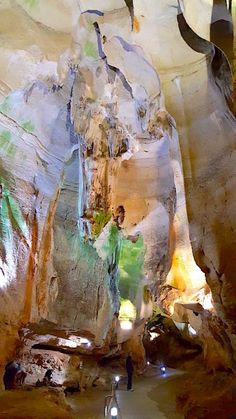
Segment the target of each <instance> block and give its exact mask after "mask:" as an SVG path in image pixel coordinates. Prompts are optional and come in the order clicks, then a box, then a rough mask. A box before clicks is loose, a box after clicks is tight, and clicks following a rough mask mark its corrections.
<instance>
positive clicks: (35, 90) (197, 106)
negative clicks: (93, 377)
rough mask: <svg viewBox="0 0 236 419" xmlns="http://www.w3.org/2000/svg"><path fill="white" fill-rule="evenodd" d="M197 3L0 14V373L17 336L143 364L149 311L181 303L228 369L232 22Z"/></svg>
mask: <svg viewBox="0 0 236 419" xmlns="http://www.w3.org/2000/svg"><path fill="white" fill-rule="evenodd" d="M195 3H196V4H195ZM195 3H194V5H193V4H192V2H191V1H190V0H180V1H177V0H172V1H170V2H169V1H166V0H160V1H159V2H158V7H157V5H156V1H154V0H148V1H146V2H144V1H143V0H142V1H141V0H133V2H128V1H127V2H124V1H123V0H119V1H118V0H109V1H105V0H96V1H93V0H90V1H89V2H88V1H85V0H78V1H76V0H66V1H65V0H64V1H63V0H50V1H49V0H41V1H40V2H39V1H38V0H12V1H11V0H5V1H4V0H3V1H2V2H0V27H1V38H0V39H1V44H0V48H1V56H0V158H1V164H0V200H1V224H0V225H1V234H0V240H1V245H0V301H1V304H0V330H1V333H2V339H1V343H0V354H1V355H0V363H2V365H3V364H4V363H5V361H6V360H7V359H8V358H9V357H10V356H11V353H14V351H15V350H16V347H17V345H19V338H18V332H19V330H21V332H20V334H21V336H22V339H24V338H25V339H26V338H27V339H32V345H35V344H37V345H39V346H38V347H40V345H41V347H43V346H44V347H45V346H47V345H49V349H52V348H54V349H57V348H58V349H60V350H61V349H63V350H65V349H66V348H67V349H68V348H69V351H68V353H72V352H73V351H71V348H72V349H73V350H74V352H76V353H77V354H79V353H87V352H86V351H87V350H88V351H90V352H89V353H91V354H98V353H100V354H102V355H104V354H109V353H111V354H112V353H115V352H116V353H122V351H124V350H127V349H128V348H129V347H130V348H132V350H133V352H134V358H136V360H137V362H138V363H139V364H142V360H143V356H144V352H143V350H141V352H140V349H139V348H140V342H141V339H142V335H143V330H144V325H145V322H146V320H147V319H148V318H149V317H150V316H151V315H152V310H153V307H156V306H158V307H159V308H160V309H161V310H162V312H163V313H165V315H167V316H173V319H174V320H176V319H177V317H178V319H177V320H176V321H180V322H186V323H190V324H192V326H193V327H194V325H193V323H194V321H193V319H194V317H193V316H192V315H189V314H188V315H187V314H186V310H187V309H186V304H189V303H191V304H198V305H200V307H201V310H202V311H201V315H199V318H200V317H201V322H200V323H199V337H200V339H201V340H202V344H203V346H204V353H205V355H206V363H207V365H208V366H209V368H211V369H215V368H218V367H227V368H233V364H234V351H235V336H234V335H235V313H236V309H235V293H236V287H235V285H234V271H235V264H236V257H235V255H236V253H235V251H236V249H235V229H236V225H235V220H234V218H235V217H234V214H235V212H236V204H235V200H234V193H233V186H234V183H235V175H234V171H235V169H234V167H235V159H236V156H235V139H236V125H235V118H234V115H233V103H232V85H231V84H232V81H231V67H230V65H232V62H233V55H232V48H233V47H232V46H233V44H232V19H231V15H230V13H229V11H228V10H227V7H226V3H225V1H224V0H222V1H217V2H213V1H211V0H201V1H198V2H195ZM196 15H197V16H199V19H196V18H195V16H196ZM219 31H220V33H221V35H222V36H220V37H219V36H218V35H219ZM180 306H182V307H183V310H182V311H181V309H179V307H180ZM180 313H182V314H181V315H180ZM192 322H193V323H192ZM122 325H123V327H122ZM222 331H224V334H222V333H223V332H222ZM45 335H46V338H45ZM219 336H220V338H219ZM81 338H84V339H85V338H86V339H88V341H89V342H90V343H91V347H89V349H88V348H87V347H86V348H87V349H86V350H85V351H84V352H83V345H82V346H81V341H80V339H81ZM45 342H46V343H45ZM71 342H73V344H72V345H71ZM21 345H22V341H21ZM122 348H123V349H122ZM213 350H216V351H217V353H219V357H220V362H219V359H216V360H214V359H212V356H211V354H212V351H213ZM140 353H141V355H140ZM220 354H221V355H222V356H221V355H220ZM216 358H217V357H216Z"/></svg>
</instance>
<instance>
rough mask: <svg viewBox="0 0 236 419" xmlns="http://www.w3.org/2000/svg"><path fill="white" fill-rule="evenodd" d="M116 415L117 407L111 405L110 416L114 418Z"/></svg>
mask: <svg viewBox="0 0 236 419" xmlns="http://www.w3.org/2000/svg"><path fill="white" fill-rule="evenodd" d="M117 415H118V410H117V407H112V408H111V417H112V418H113V417H114V418H115V417H117Z"/></svg>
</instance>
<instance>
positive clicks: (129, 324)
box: [120, 320, 133, 330]
mask: <svg viewBox="0 0 236 419" xmlns="http://www.w3.org/2000/svg"><path fill="white" fill-rule="evenodd" d="M120 327H121V329H123V330H131V329H132V328H133V323H132V322H131V321H130V320H121V322H120Z"/></svg>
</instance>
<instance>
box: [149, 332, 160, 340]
mask: <svg viewBox="0 0 236 419" xmlns="http://www.w3.org/2000/svg"><path fill="white" fill-rule="evenodd" d="M158 336H160V333H156V332H151V333H150V340H153V339H155V338H157V337H158Z"/></svg>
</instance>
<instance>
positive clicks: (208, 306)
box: [201, 292, 214, 310]
mask: <svg viewBox="0 0 236 419" xmlns="http://www.w3.org/2000/svg"><path fill="white" fill-rule="evenodd" d="M201 304H202V306H203V308H205V310H212V309H213V308H214V307H213V304H212V296H211V292H209V293H208V294H207V295H205V296H204V298H203V301H202V302H201Z"/></svg>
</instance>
